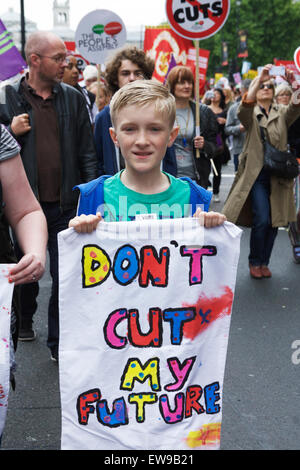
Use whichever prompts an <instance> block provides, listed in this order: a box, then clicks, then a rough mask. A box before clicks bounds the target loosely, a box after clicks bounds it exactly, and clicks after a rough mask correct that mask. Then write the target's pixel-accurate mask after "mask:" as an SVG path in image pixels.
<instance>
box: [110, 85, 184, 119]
mask: <svg viewBox="0 0 300 470" xmlns="http://www.w3.org/2000/svg"><path fill="white" fill-rule="evenodd" d="M149 104H154V105H155V109H156V111H157V112H159V113H161V114H163V115H164V117H165V118H166V119H168V120H169V122H170V128H173V126H174V122H175V116H176V103H175V98H174V96H173V95H172V94H171V93H170V92H169V90H168V89H167V87H165V86H164V85H163V84H162V83H160V82H157V81H155V80H135V81H134V82H131V83H127V84H126V85H124V86H122V87H121V88H120V89H119V90H118V91H117V92H116V93H115V94H114V96H113V97H112V100H111V102H110V115H111V121H112V124H113V126H114V127H115V125H116V119H117V117H118V112H119V111H120V110H121V109H123V108H124V107H125V106H139V107H142V106H146V105H149Z"/></svg>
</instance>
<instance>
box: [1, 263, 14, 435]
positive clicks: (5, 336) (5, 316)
mask: <svg viewBox="0 0 300 470" xmlns="http://www.w3.org/2000/svg"><path fill="white" fill-rule="evenodd" d="M11 266H12V265H11V264H10V265H8V264H0V436H1V434H2V432H3V429H4V424H5V419H6V412H7V404H8V393H9V369H10V316H11V302H12V295H13V289H14V286H13V284H10V283H9V282H8V269H9V268H11Z"/></svg>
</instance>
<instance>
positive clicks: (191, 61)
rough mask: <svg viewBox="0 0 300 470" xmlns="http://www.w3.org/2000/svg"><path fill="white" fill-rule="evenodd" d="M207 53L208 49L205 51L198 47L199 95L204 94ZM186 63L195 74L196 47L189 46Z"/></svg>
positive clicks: (208, 52)
mask: <svg viewBox="0 0 300 470" xmlns="http://www.w3.org/2000/svg"><path fill="white" fill-rule="evenodd" d="M209 54H210V51H207V50H206V49H199V93H200V96H202V95H204V93H205V81H206V73H207V67H208V59H209ZM187 65H188V66H189V67H190V68H191V69H192V70H193V72H194V75H195V71H196V49H195V48H194V47H193V48H190V49H189V51H188V60H187Z"/></svg>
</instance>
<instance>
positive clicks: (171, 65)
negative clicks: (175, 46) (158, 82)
mask: <svg viewBox="0 0 300 470" xmlns="http://www.w3.org/2000/svg"><path fill="white" fill-rule="evenodd" d="M176 65H177V63H176V60H175V58H174V55H173V54H171V59H170V62H169V67H168V70H167V73H166V76H165V80H164V85H165V83H166V81H167V77H168V75H169V73H170V71H171V70H172V68H173V67H176Z"/></svg>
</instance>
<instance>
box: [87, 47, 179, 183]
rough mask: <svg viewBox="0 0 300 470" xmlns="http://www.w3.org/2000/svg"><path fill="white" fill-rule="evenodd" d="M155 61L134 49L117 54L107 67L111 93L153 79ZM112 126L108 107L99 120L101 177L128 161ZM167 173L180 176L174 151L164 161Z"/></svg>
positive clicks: (97, 150) (128, 48)
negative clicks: (119, 147)
mask: <svg viewBox="0 0 300 470" xmlns="http://www.w3.org/2000/svg"><path fill="white" fill-rule="evenodd" d="M153 71H154V62H153V60H152V59H150V57H148V56H147V55H146V54H145V52H144V51H142V50H141V49H138V48H136V47H134V46H131V47H126V48H124V49H121V50H120V51H117V52H116V54H115V55H113V56H112V57H111V58H110V60H109V62H108V63H107V64H106V70H105V79H106V81H107V85H108V87H109V90H110V92H111V94H112V95H113V94H114V93H116V92H117V91H118V90H119V89H120V88H122V87H123V86H124V85H126V83H129V82H133V81H135V80H150V79H151V77H152V74H153ZM110 127H112V123H111V118H110V112H109V105H107V106H105V107H104V108H103V109H102V111H100V113H99V114H97V116H96V119H95V130H94V138H95V146H96V152H97V158H98V165H99V172H100V174H101V175H114V174H116V173H117V172H118V171H120V170H123V169H124V159H123V157H122V155H121V153H120V150H119V149H117V148H116V147H115V146H114V144H113V141H112V140H111V138H110V135H109V128H110ZM163 170H164V171H166V172H168V173H170V174H171V175H174V176H176V173H177V165H176V160H175V158H174V156H173V154H172V153H171V152H170V149H168V150H167V153H166V155H165V157H164V160H163Z"/></svg>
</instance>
